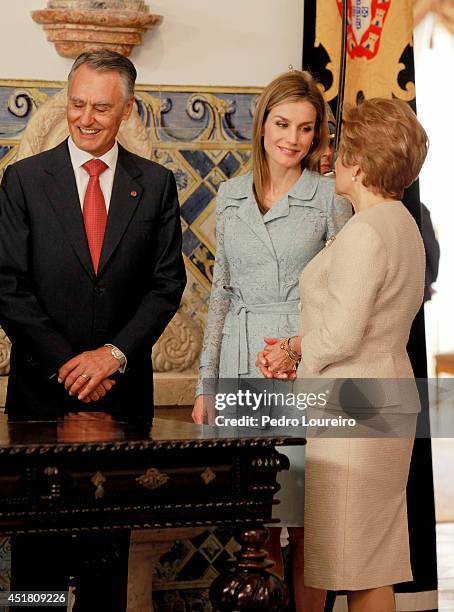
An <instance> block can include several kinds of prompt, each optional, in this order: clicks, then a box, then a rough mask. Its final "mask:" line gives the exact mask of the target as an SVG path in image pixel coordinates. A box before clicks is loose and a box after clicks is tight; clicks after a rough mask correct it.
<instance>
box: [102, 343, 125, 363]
mask: <svg viewBox="0 0 454 612" xmlns="http://www.w3.org/2000/svg"><path fill="white" fill-rule="evenodd" d="M104 346H108V347H109V348H110V354H111V355H112V357H115V359H118V361H119V362H120V368H122V367H123V366H124V365H126V357H125V355H124V353H123V352H122V351H120V349H119V348H117V347H116V346H114V345H113V344H105V345H104Z"/></svg>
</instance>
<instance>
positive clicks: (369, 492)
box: [304, 414, 418, 591]
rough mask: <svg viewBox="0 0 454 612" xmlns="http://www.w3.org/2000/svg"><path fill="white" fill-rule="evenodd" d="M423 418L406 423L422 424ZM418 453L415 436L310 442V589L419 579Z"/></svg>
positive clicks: (306, 573)
mask: <svg viewBox="0 0 454 612" xmlns="http://www.w3.org/2000/svg"><path fill="white" fill-rule="evenodd" d="M417 416H418V415H417V414H415V415H406V419H408V418H410V419H414V424H415V425H416V419H417ZM412 449H413V438H412V437H411V438H409V437H406V438H403V437H399V438H386V437H383V438H377V439H371V438H351V439H338V438H334V437H333V438H324V439H317V438H312V439H309V440H308V444H307V449H306V451H307V452H306V491H305V506H304V526H305V538H304V540H305V542H304V553H305V554H304V563H305V567H304V582H305V584H306V585H307V586H311V587H315V588H319V589H327V590H331V591H338V590H351V591H356V590H362V589H370V588H376V587H379V586H385V585H391V584H396V583H398V582H406V581H410V580H412V579H413V576H412V571H411V565H410V550H409V537H408V524H407V500H406V486H407V479H408V472H409V468H410V460H411V454H412Z"/></svg>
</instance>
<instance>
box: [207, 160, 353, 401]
mask: <svg viewBox="0 0 454 612" xmlns="http://www.w3.org/2000/svg"><path fill="white" fill-rule="evenodd" d="M351 214H352V208H351V205H350V204H349V203H348V202H347V201H346V200H344V199H342V198H339V197H338V196H336V195H335V194H334V181H333V179H331V178H328V177H324V176H322V175H320V174H318V173H316V172H311V171H310V170H304V171H303V173H302V175H301V177H300V179H299V180H298V181H297V182H296V183H295V185H294V186H293V187H292V188H291V190H290V191H289V192H288V194H287V195H286V196H285V197H284V198H282V199H281V200H280V201H279V202H276V203H275V204H274V205H273V207H272V208H271V209H270V210H269V211H268V212H267V213H266V214H265V215H262V214H261V213H260V211H259V209H258V206H257V203H256V200H255V197H254V194H253V189H252V173H248V174H245V175H243V176H239V177H236V178H233V179H230V180H229V181H227V182H225V183H223V184H222V185H221V186H220V189H219V192H218V197H217V206H216V215H217V216H216V238H217V251H216V262H215V265H214V273H213V284H212V289H211V299H210V306H209V311H208V319H207V325H206V329H205V337H204V344H203V350H202V354H201V360H200V370H199V383H198V386H197V394H200V393H202V392H203V386H202V381H203V379H205V380H207V379H216V378H218V377H220V378H237V377H238V376H239V377H246V378H251V377H252V378H261V377H262V375H261V373H260V371H259V370H258V369H257V367H256V366H255V360H256V355H257V353H258V352H259V351H260V350H261V349H262V348H263V344H264V343H263V337H264V336H272V337H278V338H282V337H284V336H293V335H296V334H297V332H298V319H299V310H298V304H299V289H298V279H299V276H300V274H301V272H302V270H303V269H304V267H305V266H306V264H307V263H308V262H309V261H310V260H311V259H312V258H313V257H314V255H316V254H317V253H318V252H319V251H320V250H321V249H322V248H323V247H324V245H325V242H326V240H328V239H329V238H330V237H331V236H333V235H335V234H336V233H337V232H338V231H339V230H340V229H341V228H342V227H343V225H344V224H345V223H346V222H347V221H348V219H349V218H350V217H351Z"/></svg>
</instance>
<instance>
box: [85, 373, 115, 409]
mask: <svg viewBox="0 0 454 612" xmlns="http://www.w3.org/2000/svg"><path fill="white" fill-rule="evenodd" d="M114 384H115V381H114V380H112V379H111V378H106V379H105V380H103V381H102V382H101V383H99V385H98V386H97V387H96V389H94V391H92V392H91V393H90V395H89V396H88V397H86V398H85V399H83V400H82V401H83V402H84V404H89V403H90V402H97V401H98V400H99V399H100V398H101V397H104V396H105V395H106V394H107V393H108V392H109V391H110V390H111V389H112V387H113V386H114Z"/></svg>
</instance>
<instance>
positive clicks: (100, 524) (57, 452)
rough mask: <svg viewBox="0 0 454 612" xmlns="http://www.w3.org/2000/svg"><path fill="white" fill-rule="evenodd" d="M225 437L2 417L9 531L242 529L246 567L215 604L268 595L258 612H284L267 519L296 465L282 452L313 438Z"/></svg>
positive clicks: (99, 418) (2, 510) (111, 423)
mask: <svg viewBox="0 0 454 612" xmlns="http://www.w3.org/2000/svg"><path fill="white" fill-rule="evenodd" d="M259 433H263V432H259ZM223 436H225V433H223V430H222V429H218V430H215V429H214V428H210V427H200V426H196V425H193V424H189V423H183V422H181V421H180V422H177V421H170V420H159V419H155V421H154V422H153V424H152V426H151V423H145V422H122V421H117V420H114V419H113V418H112V417H110V416H109V415H105V414H100V413H98V414H97V415H91V414H90V413H78V414H76V415H68V416H66V417H65V418H64V419H61V420H57V421H40V422H30V421H22V422H20V421H16V422H8V421H7V419H6V417H5V416H4V415H0V531H1V532H2V533H4V534H17V533H46V532H49V531H55V530H56V531H58V532H78V531H83V530H92V529H107V530H112V529H138V528H139V529H153V528H158V529H160V528H167V527H178V528H182V527H191V526H192V527H198V526H204V525H219V524H232V525H236V526H237V539H238V540H239V541H240V543H241V544H242V545H243V548H242V550H240V552H239V553H238V555H237V557H238V560H237V564H236V567H235V568H231V569H230V570H229V571H228V572H227V573H226V574H225V575H222V576H220V577H219V578H218V579H216V581H215V583H213V585H212V588H211V591H210V597H211V599H212V601H213V604H214V605H215V607H216V608H217V609H219V610H229V611H230V612H231V611H232V610H234V609H236V607H237V601H238V599H239V598H242V599H243V600H244V598H245V597H254V596H255V595H254V593H256V592H261V593H267V594H266V595H264V596H263V597H264V599H263V600H262V601H254V608H253V609H255V610H280V609H281V608H282V607H284V605H285V602H286V597H287V595H286V589H285V585H283V583H281V581H279V580H278V579H277V578H276V577H274V576H273V575H272V574H269V573H268V572H267V568H268V567H269V563H268V562H267V561H266V559H265V557H266V555H265V553H264V551H263V549H262V546H263V543H264V541H265V540H266V537H267V532H266V529H265V528H264V527H263V522H269V521H270V519H271V511H272V506H273V503H274V502H273V498H274V495H275V493H276V491H277V490H278V485H277V483H276V476H277V473H278V471H279V470H281V469H288V460H287V458H286V457H285V456H283V455H281V454H280V453H278V452H277V450H276V447H279V446H280V445H283V444H286V445H292V444H304V443H305V440H304V439H303V438H290V439H289V438H284V437H270V438H266V437H251V436H250V435H249V436H248V437H237V434H236V433H232V432H231V433H230V437H223ZM251 582H252V586H254V585H257V584H259V583H260V584H262V583H266V585H267V588H266V589H255V588H251ZM232 585H235V587H234V588H233V586H232ZM242 609H243V608H242Z"/></svg>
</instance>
